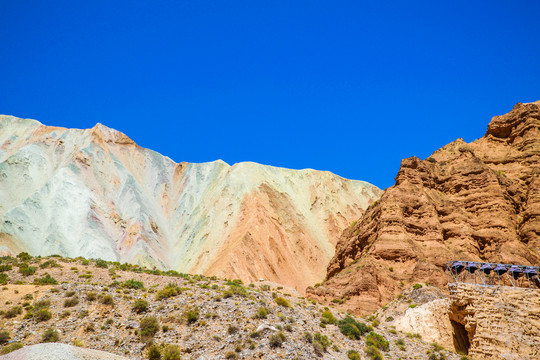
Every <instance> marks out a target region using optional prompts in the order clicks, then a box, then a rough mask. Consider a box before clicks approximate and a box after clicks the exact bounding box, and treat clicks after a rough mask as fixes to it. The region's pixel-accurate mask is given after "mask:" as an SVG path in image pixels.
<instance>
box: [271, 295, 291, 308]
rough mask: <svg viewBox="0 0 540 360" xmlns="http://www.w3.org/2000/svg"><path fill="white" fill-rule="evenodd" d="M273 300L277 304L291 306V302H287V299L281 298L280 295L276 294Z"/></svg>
mask: <svg viewBox="0 0 540 360" xmlns="http://www.w3.org/2000/svg"><path fill="white" fill-rule="evenodd" d="M274 301H275V302H276V304H278V305H279V306H283V307H291V304H289V301H288V300H287V299H284V298H282V297H281V296H277V297H275V298H274Z"/></svg>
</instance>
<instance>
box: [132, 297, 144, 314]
mask: <svg viewBox="0 0 540 360" xmlns="http://www.w3.org/2000/svg"><path fill="white" fill-rule="evenodd" d="M131 309H132V310H133V311H135V312H136V313H137V314H140V313H143V312H146V310H148V301H146V300H144V299H137V300H135V301H134V302H133V304H132V305H131Z"/></svg>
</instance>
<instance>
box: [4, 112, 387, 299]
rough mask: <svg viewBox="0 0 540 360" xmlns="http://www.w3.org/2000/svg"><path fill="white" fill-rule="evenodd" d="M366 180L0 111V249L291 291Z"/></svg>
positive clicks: (311, 272) (357, 207)
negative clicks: (158, 147) (165, 146)
mask: <svg viewBox="0 0 540 360" xmlns="http://www.w3.org/2000/svg"><path fill="white" fill-rule="evenodd" d="M380 194H381V191H380V190H379V189H378V188H377V187H375V186H373V185H370V184H368V183H366V182H362V181H353V180H347V179H343V178H341V177H339V176H336V175H334V174H332V173H329V172H323V171H315V170H309V169H308V170H289V169H283V168H277V167H271V166H263V165H259V164H256V163H239V164H235V165H233V166H229V165H227V164H226V163H224V162H223V161H214V162H209V163H202V164H195V163H185V162H184V163H175V162H174V161H172V160H171V159H169V158H168V157H165V156H162V155H160V154H158V153H156V152H154V151H152V150H148V149H144V148H142V147H140V146H138V145H136V144H135V143H134V142H133V141H132V140H131V139H130V138H128V137H127V136H126V135H124V134H122V133H121V132H118V131H116V130H113V129H110V128H107V127H106V126H104V125H101V124H97V125H96V126H95V127H93V128H92V129H86V130H78V129H65V128H58V127H50V126H44V125H42V124H41V123H39V122H38V121H35V120H29V119H20V118H16V117H12V116H0V253H3V254H6V255H14V254H17V253H20V252H21V251H26V252H29V253H30V254H32V255H51V254H59V255H63V256H69V257H77V256H84V257H87V258H101V259H105V260H111V261H118V262H129V263H132V264H139V265H145V266H148V267H156V268H158V269H172V270H176V271H180V272H185V273H200V274H206V275H218V276H221V277H228V278H239V279H242V280H244V281H246V282H250V281H255V280H259V279H260V278H263V279H266V280H271V281H274V282H277V283H281V284H285V285H288V286H292V287H294V288H296V289H297V290H299V291H300V292H303V291H304V289H305V288H306V287H307V286H308V285H312V284H314V283H316V282H318V281H321V280H322V279H323V278H324V276H325V268H326V266H327V264H328V261H329V260H330V259H331V258H332V256H333V255H334V248H335V244H336V241H337V236H336V234H338V233H340V232H341V231H342V230H343V228H345V227H346V226H348V225H349V224H350V223H351V222H352V221H353V220H354V219H356V218H358V217H359V216H360V215H361V214H362V213H363V211H364V210H365V209H366V208H367V206H368V205H369V204H370V203H372V202H373V201H375V200H377V199H378V198H379V196H380Z"/></svg>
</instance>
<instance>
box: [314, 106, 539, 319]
mask: <svg viewBox="0 0 540 360" xmlns="http://www.w3.org/2000/svg"><path fill="white" fill-rule="evenodd" d="M395 180H396V182H395V185H394V186H392V187H390V188H389V189H387V190H386V191H385V193H384V194H383V196H382V198H381V199H380V201H378V202H376V203H375V204H373V205H372V206H370V207H369V208H368V209H367V211H366V212H365V214H364V215H363V216H362V218H360V219H359V220H358V221H357V222H356V223H355V224H354V225H352V226H351V227H349V228H348V229H346V230H345V231H344V232H343V234H342V235H341V238H340V240H339V242H338V244H337V248H336V254H335V256H334V257H333V259H332V260H331V261H330V263H329V265H328V269H327V280H326V281H325V282H324V283H323V284H322V285H320V286H318V287H317V288H308V294H309V295H310V296H312V297H315V298H319V299H321V300H323V299H324V300H326V301H330V300H334V302H338V303H341V306H342V307H343V308H345V309H348V310H351V311H353V312H356V313H367V312H370V311H373V310H375V309H376V308H378V307H379V306H380V305H382V304H384V303H386V302H388V301H389V300H391V299H392V298H393V297H394V296H396V295H397V294H398V293H400V292H401V291H402V289H403V288H404V287H405V286H407V285H409V284H411V283H415V282H426V283H431V284H434V285H437V286H444V285H446V281H447V278H446V275H445V274H444V267H445V263H446V262H448V261H451V260H454V259H463V260H476V261H490V262H503V263H516V264H535V265H537V264H538V263H539V262H540V101H538V102H535V103H528V104H522V103H518V104H517V105H516V106H515V107H514V108H513V109H512V111H510V112H509V113H508V114H505V115H502V116H495V117H494V118H493V119H492V120H491V122H490V123H489V125H488V129H487V132H486V134H485V135H484V136H483V137H482V138H480V139H478V140H476V141H474V142H471V143H466V142H465V141H463V140H462V139H458V140H456V141H454V142H452V143H450V144H448V145H446V146H444V147H443V148H441V149H439V150H437V151H435V152H434V153H433V154H432V155H431V156H430V157H428V158H427V159H425V160H420V159H418V158H416V157H412V158H408V159H404V160H403V161H402V163H401V169H400V170H399V172H398V174H397V176H396V179H395Z"/></svg>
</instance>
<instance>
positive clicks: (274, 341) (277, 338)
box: [268, 331, 286, 347]
mask: <svg viewBox="0 0 540 360" xmlns="http://www.w3.org/2000/svg"><path fill="white" fill-rule="evenodd" d="M285 340H286V337H285V334H283V332H281V331H280V332H278V333H276V334H274V335H270V337H269V338H268V341H269V344H270V347H281V345H282V344H283V343H284V342H285Z"/></svg>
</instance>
